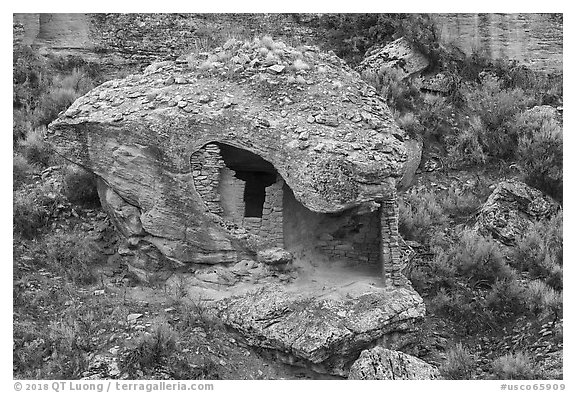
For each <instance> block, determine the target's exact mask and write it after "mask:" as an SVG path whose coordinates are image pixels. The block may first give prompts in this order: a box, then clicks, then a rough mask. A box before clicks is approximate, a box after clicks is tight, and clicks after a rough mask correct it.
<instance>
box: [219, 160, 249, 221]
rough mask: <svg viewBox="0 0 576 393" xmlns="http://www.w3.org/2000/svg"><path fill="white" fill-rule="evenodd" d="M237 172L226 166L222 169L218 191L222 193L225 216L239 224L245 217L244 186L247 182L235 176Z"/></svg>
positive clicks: (221, 201)
mask: <svg viewBox="0 0 576 393" xmlns="http://www.w3.org/2000/svg"><path fill="white" fill-rule="evenodd" d="M235 174H236V173H235V172H234V171H233V170H232V169H230V168H228V167H224V168H222V169H221V170H220V184H219V186H218V193H219V194H220V203H221V204H222V209H223V210H224V214H223V217H224V218H226V219H228V220H230V221H232V222H233V223H235V224H237V225H240V226H241V225H242V219H243V218H244V209H245V208H246V206H245V204H244V187H245V186H246V182H244V181H243V180H241V179H238V178H237V177H236V176H234V175H235Z"/></svg>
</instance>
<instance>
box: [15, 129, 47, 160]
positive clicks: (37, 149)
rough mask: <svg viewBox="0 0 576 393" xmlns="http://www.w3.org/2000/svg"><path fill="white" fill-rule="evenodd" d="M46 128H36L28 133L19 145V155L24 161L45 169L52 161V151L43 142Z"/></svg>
mask: <svg viewBox="0 0 576 393" xmlns="http://www.w3.org/2000/svg"><path fill="white" fill-rule="evenodd" d="M45 136H46V128H44V127H38V128H36V129H34V130H33V131H30V132H28V134H27V135H26V138H25V139H24V140H22V141H20V143H19V147H20V151H21V154H22V155H23V156H24V157H25V158H26V160H27V161H28V162H29V163H31V164H33V165H38V166H40V167H47V166H49V165H50V163H51V161H52V155H53V153H52V150H51V149H50V148H49V147H48V145H47V144H46V142H45V141H44V137H45Z"/></svg>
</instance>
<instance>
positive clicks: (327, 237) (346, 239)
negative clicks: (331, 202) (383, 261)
mask: <svg viewBox="0 0 576 393" xmlns="http://www.w3.org/2000/svg"><path fill="white" fill-rule="evenodd" d="M327 220H338V221H340V222H339V224H338V225H337V227H336V228H337V230H336V231H334V230H333V228H334V226H333V225H322V223H321V225H319V226H318V241H317V248H318V249H319V250H320V251H321V252H322V254H324V255H326V256H328V257H329V258H331V259H340V260H350V261H351V262H354V263H369V264H372V263H374V264H378V263H379V261H380V230H379V224H380V220H379V216H378V215H377V214H364V215H357V216H349V217H347V219H343V218H331V217H328V216H326V217H324V218H323V220H322V221H323V222H324V223H326V221H327Z"/></svg>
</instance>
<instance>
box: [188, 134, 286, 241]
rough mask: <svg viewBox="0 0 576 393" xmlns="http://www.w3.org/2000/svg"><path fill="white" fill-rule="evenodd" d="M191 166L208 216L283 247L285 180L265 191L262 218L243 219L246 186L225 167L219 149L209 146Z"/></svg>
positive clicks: (196, 154)
mask: <svg viewBox="0 0 576 393" xmlns="http://www.w3.org/2000/svg"><path fill="white" fill-rule="evenodd" d="M190 163H191V166H192V177H193V179H194V186H195V187H196V190H197V191H198V193H199V194H200V196H201V197H202V199H203V201H204V203H205V204H206V207H207V209H208V211H209V212H211V213H214V214H217V215H219V216H221V217H223V218H225V219H227V220H230V221H232V222H233V223H235V224H237V225H239V226H241V227H243V228H245V229H246V230H247V231H249V232H250V233H252V234H254V235H258V236H261V237H262V238H264V239H267V240H268V241H269V242H270V243H272V244H274V245H276V246H278V247H283V245H284V239H283V236H284V235H283V228H282V226H283V222H282V199H283V196H282V195H283V194H282V187H283V186H284V181H283V180H282V178H280V177H278V180H277V182H276V183H274V184H272V185H271V186H269V187H266V196H265V200H264V206H263V209H262V217H244V212H245V208H246V204H245V201H244V190H245V187H246V182H245V181H243V180H241V179H238V178H237V177H236V176H235V174H236V173H235V171H233V170H232V169H230V168H228V167H227V166H226V164H225V163H224V160H223V159H222V156H221V154H220V148H219V147H218V145H216V144H208V145H206V146H205V147H204V148H203V149H201V150H199V151H198V152H196V153H194V154H193V155H192V157H191V158H190Z"/></svg>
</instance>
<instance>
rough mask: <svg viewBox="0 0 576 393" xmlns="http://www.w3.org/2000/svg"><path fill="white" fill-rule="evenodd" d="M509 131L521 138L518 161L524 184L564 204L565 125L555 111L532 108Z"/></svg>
mask: <svg viewBox="0 0 576 393" xmlns="http://www.w3.org/2000/svg"><path fill="white" fill-rule="evenodd" d="M510 127H511V128H512V129H513V130H514V132H515V133H516V135H518V150H517V153H516V157H517V160H518V164H520V167H521V169H522V172H523V175H524V181H525V182H526V183H527V184H528V185H531V186H533V187H536V188H538V189H540V190H542V191H543V192H545V193H547V194H549V195H551V196H552V197H553V198H555V199H557V200H559V201H562V190H563V187H562V183H563V158H562V147H563V140H562V139H563V137H562V124H561V123H560V122H559V121H558V119H557V118H556V114H555V110H554V109H553V108H550V107H539V108H533V109H531V110H528V111H526V112H523V113H521V114H519V115H518V116H516V117H515V119H514V121H512V123H511V126H510Z"/></svg>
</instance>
